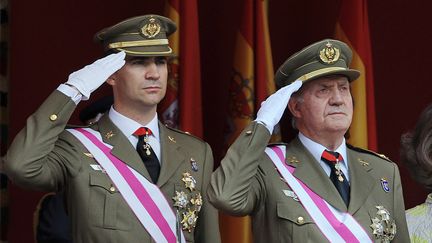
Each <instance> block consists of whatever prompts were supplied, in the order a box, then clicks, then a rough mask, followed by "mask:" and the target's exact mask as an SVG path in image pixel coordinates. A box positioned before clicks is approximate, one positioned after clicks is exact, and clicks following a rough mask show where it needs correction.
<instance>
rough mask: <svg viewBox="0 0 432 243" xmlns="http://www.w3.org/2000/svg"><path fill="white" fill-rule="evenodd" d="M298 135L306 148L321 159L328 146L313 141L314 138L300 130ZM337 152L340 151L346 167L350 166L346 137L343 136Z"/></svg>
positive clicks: (318, 159) (317, 158) (316, 157)
mask: <svg viewBox="0 0 432 243" xmlns="http://www.w3.org/2000/svg"><path fill="white" fill-rule="evenodd" d="M298 137H299V139H300V141H301V143H302V144H303V145H304V146H305V147H306V149H307V150H308V151H309V152H310V153H311V154H312V156H313V157H314V158H315V160H316V161H318V162H319V161H321V155H322V153H323V151H324V150H325V149H327V148H326V147H324V146H322V145H321V144H319V143H317V142H315V141H313V140H312V139H310V138H308V137H306V136H305V135H304V134H303V133H301V132H299V134H298ZM335 152H338V153H339V154H341V155H342V158H343V159H344V160H343V163H344V165H345V167H346V168H348V156H347V150H346V144H345V138H343V140H342V143H341V145H340V146H339V147H338V148H337V149H336V150H335Z"/></svg>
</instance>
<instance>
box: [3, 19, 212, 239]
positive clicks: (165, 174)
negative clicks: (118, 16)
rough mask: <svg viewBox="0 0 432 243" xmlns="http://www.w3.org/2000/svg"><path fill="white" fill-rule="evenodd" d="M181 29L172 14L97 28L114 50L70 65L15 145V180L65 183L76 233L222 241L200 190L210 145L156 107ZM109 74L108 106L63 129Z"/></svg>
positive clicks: (9, 159)
mask: <svg viewBox="0 0 432 243" xmlns="http://www.w3.org/2000/svg"><path fill="white" fill-rule="evenodd" d="M175 30H176V26H175V24H174V23H173V22H172V21H171V20H170V19H168V18H165V17H162V16H158V15H144V16H138V17H134V18H130V19H127V20H125V21H122V22H120V23H118V24H116V25H113V26H111V27H108V28H105V29H103V30H101V31H100V32H98V33H97V34H96V36H95V39H96V40H98V41H99V42H101V43H102V44H103V46H104V48H105V50H106V52H107V53H111V55H108V56H106V57H104V58H102V59H99V60H97V61H96V62H94V63H93V64H90V65H88V66H86V67H84V68H83V69H81V70H79V71H76V72H74V73H72V74H71V75H70V76H69V79H68V80H67V82H66V83H65V84H61V85H60V86H59V87H58V89H57V90H56V91H54V92H53V93H52V94H51V95H50V96H49V97H48V98H47V100H46V101H45V102H44V103H43V104H42V106H41V107H40V108H39V109H38V110H37V111H36V112H35V113H34V114H33V115H31V116H30V118H29V119H28V121H27V125H26V126H25V127H24V129H23V130H22V131H21V132H20V133H19V134H18V135H17V137H16V138H15V139H14V141H13V143H12V145H11V146H10V148H9V151H8V153H7V155H6V158H5V161H6V163H5V169H6V171H7V173H8V176H9V177H10V178H11V179H12V180H13V181H14V182H15V183H17V184H19V185H21V186H24V187H27V188H33V189H38V190H48V191H62V190H63V191H64V193H65V197H66V202H67V211H68V213H69V216H70V218H71V227H72V236H73V242H186V241H187V242H220V237H219V231H218V216H217V211H216V210H215V209H214V208H213V207H212V206H211V205H210V204H209V203H208V201H207V197H206V196H205V194H202V192H205V191H206V189H207V186H208V183H209V179H210V174H211V172H212V170H213V156H212V151H211V149H210V147H209V145H208V144H207V143H205V142H203V141H201V140H200V139H198V138H195V137H193V136H191V135H188V134H185V133H183V132H181V131H177V130H173V129H171V128H168V127H165V126H164V125H162V124H161V123H160V122H158V116H157V113H156V108H157V105H158V103H159V102H160V101H161V99H162V98H163V97H164V95H165V92H166V85H167V76H168V68H167V59H166V57H167V56H170V55H172V54H173V53H172V50H171V48H170V47H169V45H168V39H167V37H168V36H169V35H170V34H172V33H173V32H174V31H175ZM105 82H107V83H108V84H109V85H111V86H112V89H113V94H114V104H113V106H112V107H111V109H110V110H109V112H108V113H107V114H106V115H104V116H103V117H102V118H101V119H100V120H99V121H98V122H96V123H95V124H92V125H91V126H89V127H86V128H69V129H66V130H65V127H66V123H67V121H68V120H69V118H70V116H71V115H72V113H73V111H74V110H75V107H76V105H77V104H78V103H79V102H80V101H81V100H86V99H88V98H89V96H90V94H91V93H92V92H93V91H94V90H96V89H97V88H98V87H99V86H100V85H102V84H103V83H105Z"/></svg>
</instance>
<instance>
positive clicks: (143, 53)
mask: <svg viewBox="0 0 432 243" xmlns="http://www.w3.org/2000/svg"><path fill="white" fill-rule="evenodd" d="M168 49H169V50H168V51H131V50H126V49H121V48H117V50H119V51H124V52H126V54H137V55H158V56H159V55H162V54H171V53H172V49H171V47H168Z"/></svg>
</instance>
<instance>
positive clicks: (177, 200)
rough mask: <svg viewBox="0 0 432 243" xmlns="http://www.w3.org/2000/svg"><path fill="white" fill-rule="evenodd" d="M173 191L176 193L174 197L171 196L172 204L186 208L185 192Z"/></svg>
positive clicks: (186, 198)
mask: <svg viewBox="0 0 432 243" xmlns="http://www.w3.org/2000/svg"><path fill="white" fill-rule="evenodd" d="M175 193H176V195H175V197H173V198H172V199H173V200H174V206H175V207H179V208H186V206H187V205H188V203H189V201H188V197H187V194H186V193H184V192H183V191H181V192H178V191H176V192H175Z"/></svg>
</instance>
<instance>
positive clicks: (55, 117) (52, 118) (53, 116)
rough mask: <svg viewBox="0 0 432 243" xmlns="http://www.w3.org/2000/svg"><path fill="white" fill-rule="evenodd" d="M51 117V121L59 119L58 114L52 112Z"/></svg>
mask: <svg viewBox="0 0 432 243" xmlns="http://www.w3.org/2000/svg"><path fill="white" fill-rule="evenodd" d="M49 119H50V120H51V121H55V120H57V115H56V114H52V115H51V116H50V117H49Z"/></svg>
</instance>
